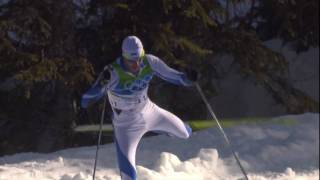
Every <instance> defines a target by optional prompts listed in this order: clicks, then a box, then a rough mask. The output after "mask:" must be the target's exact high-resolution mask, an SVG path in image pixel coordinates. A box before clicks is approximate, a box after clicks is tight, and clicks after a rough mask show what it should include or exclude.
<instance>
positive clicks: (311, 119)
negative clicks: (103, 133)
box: [0, 113, 319, 180]
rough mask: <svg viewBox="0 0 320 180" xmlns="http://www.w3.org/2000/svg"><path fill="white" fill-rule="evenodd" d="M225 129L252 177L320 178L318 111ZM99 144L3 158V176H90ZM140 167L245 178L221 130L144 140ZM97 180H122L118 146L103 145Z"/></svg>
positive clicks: (147, 174) (185, 178)
mask: <svg viewBox="0 0 320 180" xmlns="http://www.w3.org/2000/svg"><path fill="white" fill-rule="evenodd" d="M284 122H290V123H289V124H288V123H284ZM225 132H226V133H227V135H228V137H229V139H230V140H231V144H232V147H233V149H234V150H235V151H236V153H237V154H238V155H239V157H240V160H241V163H242V165H243V166H244V168H245V169H246V170H247V172H248V175H249V178H250V179H251V180H269V179H272V180H318V179H319V135H318V134H319V114H313V113H306V114H303V115H288V116H283V117H278V118H271V119H270V120H269V121H267V122H265V123H259V124H250V125H249V124H247V125H245V124H242V125H237V126H233V127H229V128H225ZM95 148H96V147H95V146H92V147H81V148H73V149H66V150H62V151H57V152H54V153H50V154H38V153H21V154H15V155H11V156H4V157H0V180H35V179H36V180H91V179H92V169H93V164H94V156H95V150H96V149H95ZM137 170H138V177H139V180H163V179H168V180H211V179H218V180H220V179H221V180H233V179H241V178H243V176H242V174H241V171H240V169H239V167H238V166H237V164H236V162H235V159H234V158H233V156H232V154H231V152H230V149H229V148H228V147H227V146H226V144H225V142H224V140H223V137H222V135H221V133H220V132H219V130H218V128H211V129H207V130H203V131H198V132H194V134H193V135H192V137H191V138H190V139H188V140H183V139H178V138H174V137H168V136H165V135H160V136H154V137H148V138H144V139H143V140H142V141H141V142H140V146H139V148H138V151H137ZM96 179H97V180H119V179H120V178H119V175H118V169H117V162H116V152H115V147H114V144H106V145H103V146H101V149H100V151H99V161H98V166H97V172H96Z"/></svg>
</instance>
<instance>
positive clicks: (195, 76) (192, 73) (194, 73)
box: [185, 68, 198, 82]
mask: <svg viewBox="0 0 320 180" xmlns="http://www.w3.org/2000/svg"><path fill="white" fill-rule="evenodd" d="M185 72H186V75H187V77H188V79H189V80H190V81H192V82H196V81H197V80H198V72H197V71H196V70H194V69H192V68H186V69H185Z"/></svg>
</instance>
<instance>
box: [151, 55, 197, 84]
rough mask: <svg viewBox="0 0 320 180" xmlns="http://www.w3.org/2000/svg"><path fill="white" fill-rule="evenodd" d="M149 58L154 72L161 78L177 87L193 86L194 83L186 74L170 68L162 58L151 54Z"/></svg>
mask: <svg viewBox="0 0 320 180" xmlns="http://www.w3.org/2000/svg"><path fill="white" fill-rule="evenodd" d="M147 58H148V62H149V64H150V66H151V68H152V70H153V71H154V73H155V75H156V76H158V77H159V78H161V79H163V80H165V81H168V82H171V83H173V84H177V85H183V86H191V85H192V82H191V81H190V80H189V79H188V78H187V76H186V75H185V74H184V73H182V72H179V71H177V70H175V69H172V68H170V67H169V66H168V65H166V64H165V63H164V62H163V61H162V60H161V59H160V58H158V57H156V56H153V55H150V54H148V55H147Z"/></svg>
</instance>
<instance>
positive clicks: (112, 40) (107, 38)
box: [0, 0, 319, 155]
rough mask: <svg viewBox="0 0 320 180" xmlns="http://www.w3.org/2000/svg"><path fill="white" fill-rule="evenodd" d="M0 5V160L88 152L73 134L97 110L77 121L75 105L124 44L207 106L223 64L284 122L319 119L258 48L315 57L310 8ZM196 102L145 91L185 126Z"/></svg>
mask: <svg viewBox="0 0 320 180" xmlns="http://www.w3.org/2000/svg"><path fill="white" fill-rule="evenodd" d="M0 2H1V3H0V155H3V154H11V153H16V152H22V151H37V152H49V151H53V150H57V149H61V148H66V147H72V146H79V145H91V144H95V143H96V135H95V134H85V135H84V134H82V135H79V134H76V133H75V132H73V130H72V128H73V127H74V126H75V124H81V123H85V124H91V123H98V122H99V116H100V112H101V103H99V104H97V105H95V106H93V107H91V108H90V109H88V110H87V111H84V110H83V109H81V108H80V107H79V101H80V97H81V95H82V93H84V92H85V90H87V89H88V88H89V87H90V84H92V82H93V81H94V80H95V78H96V76H97V74H98V73H99V72H100V71H101V70H102V69H103V67H104V66H105V65H107V64H108V63H110V62H112V61H114V60H115V59H116V58H117V57H118V56H119V55H120V53H121V42H122V40H123V38H124V37H125V36H127V35H132V34H134V35H136V36H138V37H139V38H140V39H141V40H142V42H143V44H144V46H145V50H146V52H147V53H152V54H155V55H157V56H159V57H160V58H162V59H163V60H165V62H166V63H168V64H169V65H170V66H172V67H175V68H178V69H183V68H185V67H193V68H195V69H196V70H197V71H198V72H200V75H201V76H200V79H199V83H200V85H201V86H202V87H203V88H204V89H205V93H206V94H207V96H210V97H212V96H217V95H219V94H217V92H216V91H215V86H214V80H215V79H219V78H223V76H224V74H223V73H222V72H220V71H219V69H217V68H216V67H215V63H216V62H215V61H219V59H217V58H213V57H215V56H217V55H221V54H229V55H231V56H232V57H233V63H232V65H234V66H236V67H237V68H238V74H239V76H242V77H244V78H250V79H251V80H252V81H253V83H255V84H256V85H257V86H261V87H264V88H265V89H266V90H267V91H268V92H269V93H270V94H271V95H272V97H273V98H274V99H275V100H276V102H277V103H279V104H281V105H283V106H284V107H285V108H286V110H287V112H288V113H303V112H318V111H319V106H318V102H317V101H315V100H313V99H312V98H310V97H309V96H307V95H306V94H305V93H303V92H302V91H300V90H298V89H295V88H294V87H293V85H292V84H291V83H290V81H288V79H287V73H288V62H287V61H286V59H285V58H284V57H283V56H282V55H281V54H279V53H276V52H274V51H272V50H270V49H268V48H267V47H265V46H264V45H263V42H264V41H266V40H270V39H273V38H280V39H282V40H283V41H284V43H288V44H290V45H291V46H292V48H294V50H295V51H296V52H298V53H299V52H303V51H307V50H308V48H310V47H317V46H318V43H319V24H318V21H319V1H318V0H310V1H303V0H281V1H280V0H225V1H222V0H221V1H217V0H78V1H75V0H10V1H0ZM243 4H246V5H245V6H241V5H243ZM241 7H242V8H241ZM195 94H196V91H195V90H194V89H184V88H183V87H177V86H174V85H170V84H168V83H165V82H164V81H161V80H159V79H155V80H154V81H153V82H152V84H151V89H150V96H151V99H153V100H154V101H155V102H156V103H158V104H160V105H162V106H163V107H165V108H166V109H168V110H170V111H172V112H174V113H177V114H179V115H180V116H181V117H183V118H184V119H186V120H189V119H201V118H206V109H205V106H204V105H203V103H202V102H201V99H200V98H199V97H198V98H195V96H196V95H195ZM186 97H188V98H186ZM189 97H190V98H189ZM173 98H175V99H176V100H175V101H174V102H172V99H173ZM190 99H192V101H190ZM195 107H197V108H195ZM108 113H110V110H108Z"/></svg>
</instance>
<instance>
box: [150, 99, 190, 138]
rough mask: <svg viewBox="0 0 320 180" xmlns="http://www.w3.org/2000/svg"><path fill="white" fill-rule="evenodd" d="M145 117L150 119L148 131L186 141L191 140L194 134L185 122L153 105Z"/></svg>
mask: <svg viewBox="0 0 320 180" xmlns="http://www.w3.org/2000/svg"><path fill="white" fill-rule="evenodd" d="M152 104H153V103H152ZM145 116H146V117H144V118H145V119H148V121H147V123H148V130H150V131H164V132H167V133H169V134H172V135H175V136H177V137H179V138H184V139H187V138H189V136H190V135H191V133H192V129H191V128H190V126H189V125H187V124H185V123H183V121H182V120H181V119H180V118H178V117H177V116H175V115H174V114H172V113H170V112H169V111H166V110H164V109H162V108H160V107H158V106H157V105H155V104H153V105H152V107H151V108H150V109H149V112H148V113H147V114H145Z"/></svg>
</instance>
